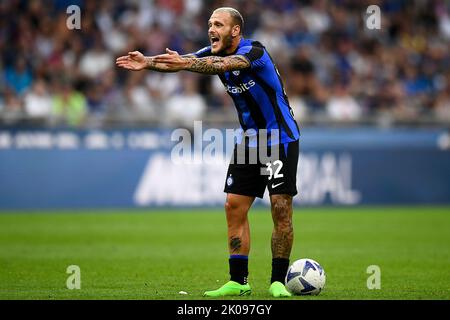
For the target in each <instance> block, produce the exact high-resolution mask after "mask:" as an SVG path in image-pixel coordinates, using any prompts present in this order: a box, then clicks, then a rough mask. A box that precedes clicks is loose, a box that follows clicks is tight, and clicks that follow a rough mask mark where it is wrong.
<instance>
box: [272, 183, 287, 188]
mask: <svg viewBox="0 0 450 320" xmlns="http://www.w3.org/2000/svg"><path fill="white" fill-rule="evenodd" d="M283 183H284V182H280V183H277V184H272V189H275V188H276V187H278V186H281V185H282V184H283Z"/></svg>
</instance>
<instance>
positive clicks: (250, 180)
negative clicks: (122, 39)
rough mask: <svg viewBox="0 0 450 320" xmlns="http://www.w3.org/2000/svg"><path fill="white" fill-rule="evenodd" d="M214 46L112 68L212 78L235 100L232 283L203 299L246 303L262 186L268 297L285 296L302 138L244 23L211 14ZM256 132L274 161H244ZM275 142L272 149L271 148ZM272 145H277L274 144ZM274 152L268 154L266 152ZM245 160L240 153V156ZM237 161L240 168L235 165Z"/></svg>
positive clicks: (136, 55)
mask: <svg viewBox="0 0 450 320" xmlns="http://www.w3.org/2000/svg"><path fill="white" fill-rule="evenodd" d="M208 26H209V30H208V35H209V39H210V43H211V45H210V46H208V47H206V48H203V49H201V50H199V51H197V52H196V53H193V54H187V55H182V56H181V55H179V54H178V53H177V52H175V51H172V50H169V49H166V53H165V54H161V55H158V56H153V57H146V56H144V55H143V54H142V53H140V52H138V51H133V52H129V53H128V55H127V56H123V57H119V58H117V60H116V64H117V65H118V66H119V67H123V68H125V69H129V70H135V71H137V70H142V69H149V70H154V71H160V72H177V71H181V70H186V71H192V72H198V73H203V74H217V75H218V76H219V78H220V80H221V81H222V82H223V84H224V85H225V89H226V90H227V91H228V93H229V95H230V96H231V98H232V99H233V101H234V103H235V105H236V109H237V112H238V116H239V122H240V125H241V127H242V136H241V140H240V141H238V142H237V143H236V145H235V150H234V155H233V159H232V161H231V163H230V165H229V167H228V173H227V178H226V182H225V189H224V191H225V192H226V193H227V197H226V203H225V212H226V218H227V225H228V247H229V253H230V256H229V268H230V269H229V270H230V276H231V278H230V281H229V282H227V283H226V284H224V285H223V286H221V287H220V288H219V289H217V290H213V291H206V292H205V293H204V296H207V297H222V296H244V295H249V294H250V293H251V287H250V285H249V283H247V277H248V256H249V252H250V227H249V222H248V219H247V214H248V211H249V209H250V207H251V206H252V204H253V201H254V200H255V198H256V197H259V198H262V197H263V195H264V191H265V189H266V187H267V188H268V191H269V195H270V202H271V211H272V219H273V223H274V228H273V232H272V243H271V244H272V275H271V279H270V288H269V292H270V294H271V295H272V296H273V297H289V296H290V295H291V294H290V293H289V292H288V291H287V290H286V288H285V286H284V278H285V276H286V273H287V269H288V267H289V257H290V253H291V248H292V243H293V236H294V233H293V227H292V197H293V196H295V195H296V194H297V188H296V175H297V162H298V156H299V141H298V140H299V136H300V132H299V129H298V126H297V123H296V122H295V120H294V117H293V112H292V109H291V108H290V106H289V102H288V99H287V96H286V93H285V91H284V87H283V83H282V81H281V78H280V75H279V73H278V70H277V68H276V66H275V65H274V62H273V61H272V58H271V57H270V55H269V53H268V52H267V50H266V49H265V47H264V46H263V45H262V44H261V43H259V42H257V41H253V40H250V39H245V38H244V37H243V35H242V31H243V26H244V21H243V18H242V16H241V14H240V13H239V12H238V11H237V10H235V9H233V8H225V7H224V8H218V9H216V10H215V11H214V12H213V13H212V15H211V17H210V19H209V21H208ZM259 132H266V135H267V136H269V137H270V138H274V137H273V136H272V135H276V137H275V138H276V139H275V140H273V139H270V140H267V139H266V141H265V142H264V143H265V144H271V146H273V145H274V144H275V142H276V145H277V146H276V151H278V153H274V154H275V155H276V154H278V156H277V157H276V159H271V160H272V161H270V162H267V163H264V162H262V163H261V161H260V160H261V158H260V157H259V156H258V159H257V160H258V161H256V163H255V162H254V161H253V162H252V161H251V159H250V156H249V157H248V159H247V158H246V157H244V163H241V162H242V161H239V159H237V158H239V156H238V154H240V153H239V150H240V149H239V148H241V150H244V155H247V154H251V150H252V148H258V147H261V145H258V144H259V143H261V142H260V139H259V138H258V137H259V135H258V133H259ZM270 141H272V142H270ZM274 141H275V142H274ZM271 150H272V149H271ZM241 154H242V153H241ZM236 160H237V161H236Z"/></svg>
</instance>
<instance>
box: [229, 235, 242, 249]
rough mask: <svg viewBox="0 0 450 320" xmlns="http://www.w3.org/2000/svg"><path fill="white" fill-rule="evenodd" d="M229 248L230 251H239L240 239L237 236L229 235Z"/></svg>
mask: <svg viewBox="0 0 450 320" xmlns="http://www.w3.org/2000/svg"><path fill="white" fill-rule="evenodd" d="M230 249H231V252H239V249H241V239H240V238H239V237H231V239H230Z"/></svg>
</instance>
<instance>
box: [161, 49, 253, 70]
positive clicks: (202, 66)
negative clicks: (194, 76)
mask: <svg viewBox="0 0 450 320" xmlns="http://www.w3.org/2000/svg"><path fill="white" fill-rule="evenodd" d="M166 51H167V54H162V55H159V56H155V57H154V58H153V60H154V62H156V63H160V64H164V65H166V66H167V67H169V68H170V69H172V70H176V71H179V70H187V71H192V72H198V73H205V74H219V73H223V72H225V71H231V70H240V69H245V68H248V67H250V62H249V60H248V59H247V58H245V57H244V56H241V55H232V56H227V57H219V56H209V57H204V58H196V57H195V56H193V55H186V56H180V55H179V54H178V53H177V52H176V51H172V50H169V49H166Z"/></svg>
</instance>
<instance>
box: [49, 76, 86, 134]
mask: <svg viewBox="0 0 450 320" xmlns="http://www.w3.org/2000/svg"><path fill="white" fill-rule="evenodd" d="M55 91H56V94H55V95H54V96H53V102H52V117H53V118H55V119H57V120H59V121H63V123H66V124H67V125H69V126H79V125H81V124H82V123H83V122H84V121H85V118H86V114H87V102H86V97H85V96H84V94H83V93H81V92H79V91H76V90H75V89H74V88H73V86H72V84H71V82H70V81H69V80H64V81H63V83H62V84H56V90H55Z"/></svg>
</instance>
